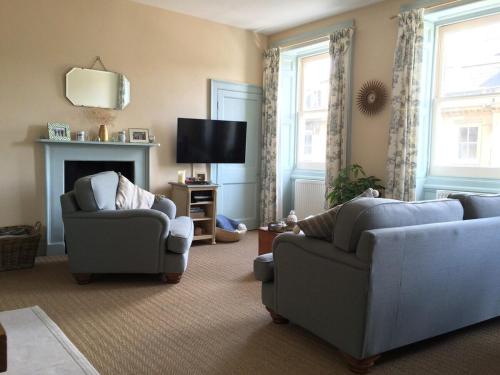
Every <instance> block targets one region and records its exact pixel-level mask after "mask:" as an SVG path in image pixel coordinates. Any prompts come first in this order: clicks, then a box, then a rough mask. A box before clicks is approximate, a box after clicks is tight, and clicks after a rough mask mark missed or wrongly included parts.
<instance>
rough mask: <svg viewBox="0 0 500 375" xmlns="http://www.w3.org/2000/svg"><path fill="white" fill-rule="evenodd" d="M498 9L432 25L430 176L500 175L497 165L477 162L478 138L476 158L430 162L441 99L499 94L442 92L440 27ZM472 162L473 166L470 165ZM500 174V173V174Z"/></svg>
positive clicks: (470, 19) (482, 17)
mask: <svg viewBox="0 0 500 375" xmlns="http://www.w3.org/2000/svg"><path fill="white" fill-rule="evenodd" d="M499 15H500V13H491V14H484V15H481V16H478V17H470V18H464V19H459V20H455V22H452V23H449V22H444V23H443V24H440V23H437V24H436V25H435V31H434V37H435V41H434V54H433V60H434V61H433V67H432V73H431V75H432V80H433V82H434V85H433V90H432V94H431V100H432V116H431V124H430V140H429V142H430V158H429V175H431V176H447V177H457V178H494V177H495V176H500V168H489V167H481V166H480V159H481V158H480V155H481V154H480V151H481V150H480V146H481V145H480V142H479V141H478V142H477V149H478V151H477V154H478V157H477V158H476V162H472V161H471V162H465V163H463V164H462V165H446V166H440V165H435V164H433V161H434V160H433V153H434V152H435V147H436V145H435V144H434V142H433V138H435V134H436V132H437V118H438V116H439V110H438V108H440V106H441V105H442V104H443V103H449V102H453V101H461V100H464V99H479V98H485V99H487V98H489V97H498V96H500V94H491V93H480V94H476V95H472V94H464V95H449V96H446V95H443V94H442V92H441V91H442V87H441V84H442V83H443V69H441V67H442V63H443V55H442V46H441V43H442V39H441V36H442V33H440V29H441V28H442V27H446V26H452V27H453V26H459V24H460V23H463V22H468V21H472V22H474V21H478V20H481V19H484V18H486V17H490V16H497V17H498V16H499ZM462 127H471V125H469V124H463V125H462V124H461V125H459V126H457V128H462ZM477 128H478V140H479V139H481V138H480V137H481V125H478V126H477ZM471 166H476V167H475V168H473V169H471ZM499 178H500V177H499Z"/></svg>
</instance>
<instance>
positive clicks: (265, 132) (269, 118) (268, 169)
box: [260, 48, 280, 225]
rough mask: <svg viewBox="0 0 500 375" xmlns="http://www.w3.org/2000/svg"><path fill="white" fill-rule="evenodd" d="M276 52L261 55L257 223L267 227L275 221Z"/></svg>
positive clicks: (276, 50) (277, 63)
mask: <svg viewBox="0 0 500 375" xmlns="http://www.w3.org/2000/svg"><path fill="white" fill-rule="evenodd" d="M279 62H280V51H279V48H271V49H269V50H267V51H265V52H264V74H263V82H262V86H263V90H262V158H261V159H262V165H261V195H260V221H261V225H267V224H268V223H269V222H271V221H275V220H276V198H277V194H276V154H277V140H276V134H277V123H278V121H277V113H278V111H277V107H278V76H279Z"/></svg>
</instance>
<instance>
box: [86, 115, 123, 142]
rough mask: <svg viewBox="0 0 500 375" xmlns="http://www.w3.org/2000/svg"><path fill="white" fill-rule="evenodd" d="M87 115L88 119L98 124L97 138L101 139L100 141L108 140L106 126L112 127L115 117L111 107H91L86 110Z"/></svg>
mask: <svg viewBox="0 0 500 375" xmlns="http://www.w3.org/2000/svg"><path fill="white" fill-rule="evenodd" d="M87 117H88V118H89V119H90V121H92V122H95V123H97V124H98V125H99V138H100V139H101V142H108V141H109V131H108V126H110V127H112V126H113V125H114V120H115V118H116V115H115V114H114V113H113V111H112V110H111V109H104V108H92V109H90V110H89V111H88V112H87Z"/></svg>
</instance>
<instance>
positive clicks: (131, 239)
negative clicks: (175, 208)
mask: <svg viewBox="0 0 500 375" xmlns="http://www.w3.org/2000/svg"><path fill="white" fill-rule="evenodd" d="M63 221H64V231H65V238H66V244H67V249H68V255H69V261H70V269H71V272H90V273H93V272H95V273H99V272H101V273H106V272H123V273H127V272H136V273H154V272H161V270H162V267H163V260H164V257H165V251H166V239H167V236H168V233H169V230H170V220H169V218H168V217H167V215H165V214H164V213H162V212H159V211H156V210H148V209H145V210H143V209H140V210H118V211H114V210H113V211H111V210H110V211H97V212H82V211H78V212H75V213H71V214H66V215H64V216H63Z"/></svg>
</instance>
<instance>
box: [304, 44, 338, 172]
mask: <svg viewBox="0 0 500 375" xmlns="http://www.w3.org/2000/svg"><path fill="white" fill-rule="evenodd" d="M298 65H299V72H298V73H299V84H298V85H297V98H298V100H297V103H298V105H297V107H298V108H297V111H298V126H297V151H296V166H297V168H299V169H309V170H311V169H312V170H324V169H325V158H326V120H327V115H328V97H329V77H330V57H329V54H328V53H322V54H318V55H315V56H307V57H301V58H299V60H298Z"/></svg>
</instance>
